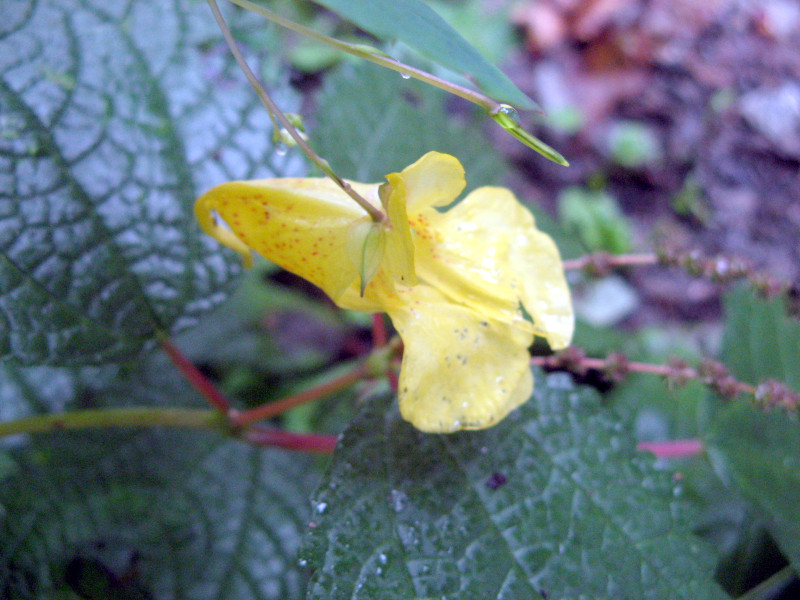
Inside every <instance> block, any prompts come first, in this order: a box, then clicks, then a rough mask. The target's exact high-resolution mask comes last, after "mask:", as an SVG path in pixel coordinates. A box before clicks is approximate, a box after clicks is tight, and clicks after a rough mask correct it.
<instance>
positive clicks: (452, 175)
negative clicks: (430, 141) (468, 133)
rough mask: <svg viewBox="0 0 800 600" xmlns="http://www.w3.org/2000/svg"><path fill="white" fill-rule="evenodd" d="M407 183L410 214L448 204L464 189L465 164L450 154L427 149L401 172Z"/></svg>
mask: <svg viewBox="0 0 800 600" xmlns="http://www.w3.org/2000/svg"><path fill="white" fill-rule="evenodd" d="M400 177H401V178H402V179H403V181H404V182H405V186H406V206H407V210H408V214H413V213H415V212H418V211H420V210H422V209H424V208H427V207H431V206H446V205H447V204H450V203H451V202H452V201H453V200H455V199H456V198H457V197H458V195H459V194H460V193H461V192H462V191H463V190H464V186H465V185H466V181H465V180H464V167H462V166H461V163H460V162H458V159H457V158H456V157H454V156H450V155H449V154H442V153H440V152H428V153H427V154H425V155H424V156H423V157H422V158H420V159H419V160H418V161H417V162H415V163H414V164H413V165H409V166H408V167H406V168H405V169H403V171H402V172H401V173H400Z"/></svg>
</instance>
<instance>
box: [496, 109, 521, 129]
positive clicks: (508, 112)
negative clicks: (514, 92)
mask: <svg viewBox="0 0 800 600" xmlns="http://www.w3.org/2000/svg"><path fill="white" fill-rule="evenodd" d="M497 113H498V114H499V115H502V117H506V118H507V119H508V121H510V125H516V126H517V127H519V126H520V120H519V113H518V112H517V109H516V108H514V107H513V106H510V105H508V104H501V105H500V108H499V109H498V110H497ZM502 117H501V118H502Z"/></svg>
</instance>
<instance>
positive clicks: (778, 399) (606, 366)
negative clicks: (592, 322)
mask: <svg viewBox="0 0 800 600" xmlns="http://www.w3.org/2000/svg"><path fill="white" fill-rule="evenodd" d="M531 364H532V365H534V366H538V367H542V368H545V369H552V370H559V369H560V370H566V371H571V372H573V373H576V374H578V375H585V374H586V373H587V372H588V371H591V370H594V371H600V372H602V373H604V374H605V376H606V377H607V378H608V379H609V380H611V381H621V380H623V379H624V378H625V377H626V376H627V375H628V374H629V373H648V374H651V375H658V376H661V377H664V378H665V379H666V380H667V382H669V383H670V384H671V385H684V384H686V383H688V382H689V381H692V380H696V381H700V382H702V383H704V384H705V385H707V386H708V387H709V388H711V389H712V390H714V391H715V392H716V393H718V394H720V395H721V396H722V397H724V398H728V399H734V398H736V397H738V396H739V395H740V394H745V395H748V396H752V397H753V403H754V404H755V405H756V406H759V407H761V408H764V409H770V408H780V409H782V410H785V411H786V412H787V413H791V414H796V413H797V412H798V410H800V393H798V392H796V391H795V390H793V389H792V388H790V387H789V386H788V385H786V384H785V383H783V382H780V381H775V380H766V381H762V382H760V383H759V384H758V385H755V386H754V385H751V384H749V383H745V382H743V381H738V380H737V379H736V378H734V377H733V376H732V375H730V374H729V373H728V370H727V369H726V368H725V366H724V365H723V364H721V363H719V362H717V361H714V360H711V359H706V360H703V361H702V362H701V363H700V365H699V366H698V367H697V368H694V367H690V366H689V365H687V364H686V363H685V362H684V361H682V360H679V359H675V360H672V361H671V362H670V363H668V364H652V363H642V362H633V361H629V360H628V359H627V358H626V357H625V355H624V354H621V353H619V352H615V353H612V354H610V355H608V356H607V357H606V358H589V357H587V356H586V355H585V354H584V353H583V351H582V350H581V349H580V348H575V347H571V348H567V349H566V350H563V351H562V352H559V353H558V354H555V355H553V356H537V357H534V358H532V359H531Z"/></svg>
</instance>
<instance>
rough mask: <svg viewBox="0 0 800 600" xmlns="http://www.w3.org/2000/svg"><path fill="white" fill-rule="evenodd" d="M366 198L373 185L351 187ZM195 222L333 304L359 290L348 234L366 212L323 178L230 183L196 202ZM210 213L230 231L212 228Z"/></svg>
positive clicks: (213, 190) (356, 270)
mask: <svg viewBox="0 0 800 600" xmlns="http://www.w3.org/2000/svg"><path fill="white" fill-rule="evenodd" d="M353 185H354V187H356V189H357V191H358V192H359V193H360V194H362V195H363V196H365V197H368V198H370V197H372V199H373V200H377V198H376V197H375V196H376V194H377V186H374V185H373V186H364V185H358V184H353ZM195 207H196V213H197V218H198V220H199V221H200V223H201V225H203V228H204V229H205V230H206V231H207V232H208V233H210V234H211V235H213V236H214V237H216V238H217V239H218V240H219V241H220V242H222V243H224V244H226V245H228V246H230V247H232V248H234V249H235V250H237V251H239V252H242V253H243V254H244V252H245V250H244V249H246V248H247V247H249V248H252V249H253V250H255V251H256V252H258V253H259V254H261V255H262V256H264V257H266V258H267V259H269V260H271V261H273V262H274V263H276V264H278V265H280V266H282V267H283V268H285V269H287V270H288V271H291V272H292V273H295V274H296V275H299V276H300V277H303V278H304V279H307V280H308V281H310V282H311V283H313V284H315V285H317V286H319V287H320V288H322V289H323V290H324V291H325V293H327V294H328V295H329V296H330V297H331V298H333V299H334V300H336V299H337V298H338V297H339V296H341V295H342V294H343V293H344V291H345V290H347V289H348V288H349V287H351V286H356V289H357V286H358V281H359V270H358V268H357V265H356V264H355V263H354V262H353V261H352V260H351V258H350V255H349V253H348V250H347V240H348V233H349V232H350V230H351V227H352V226H353V224H354V223H355V222H356V221H358V220H359V219H361V218H362V217H364V216H365V215H366V212H365V211H364V210H363V209H362V208H361V207H359V206H358V205H357V204H355V203H354V202H353V200H352V199H350V198H349V197H348V196H347V195H346V194H345V193H344V192H342V191H341V190H340V189H339V188H338V187H337V186H336V185H335V184H334V183H333V182H331V181H330V180H328V179H265V180H257V181H234V182H230V183H226V184H223V185H220V186H217V187H215V188H213V189H212V190H210V191H208V192H207V193H206V194H204V195H203V196H201V197H200V199H198V200H197V203H196V205H195ZM212 211H213V212H216V213H217V214H218V215H219V216H220V217H221V218H222V219H223V220H224V221H225V223H226V224H227V225H228V227H230V231H229V230H226V229H224V228H222V227H221V226H219V225H216V226H214V221H213V216H212Z"/></svg>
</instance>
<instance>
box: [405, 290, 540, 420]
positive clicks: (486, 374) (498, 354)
mask: <svg viewBox="0 0 800 600" xmlns="http://www.w3.org/2000/svg"><path fill="white" fill-rule="evenodd" d="M402 294H404V295H405V297H404V298H403V301H402V303H399V304H398V305H397V306H393V307H389V315H390V316H391V318H392V322H393V323H394V326H395V327H396V328H397V331H398V332H399V333H400V337H402V339H403V343H404V346H405V349H404V352H403V363H402V365H401V368H400V381H399V389H398V395H399V402H400V412H401V414H402V416H403V418H404V419H406V420H408V421H410V422H411V423H412V424H413V425H414V426H415V427H416V428H417V429H420V430H421V431H426V432H429V433H449V432H453V431H458V430H459V429H481V428H485V427H489V426H491V425H494V424H495V423H497V422H498V421H500V420H501V419H502V418H503V417H505V416H506V415H507V414H508V413H509V412H510V411H511V410H513V409H514V408H516V407H517V406H519V405H520V404H522V403H523V402H525V401H526V400H527V399H528V398H529V397H530V395H531V392H532V390H533V378H532V376H531V371H530V364H529V363H530V357H529V355H528V351H527V348H528V345H529V344H530V343H531V341H532V339H533V336H532V334H529V333H526V332H523V331H521V330H519V329H517V328H515V327H513V326H512V325H509V324H507V323H502V322H499V321H495V320H493V319H487V318H485V317H484V316H483V315H481V314H479V313H476V312H474V311H472V310H471V309H469V308H467V307H465V306H461V305H457V304H453V303H452V302H451V301H449V300H448V299H447V298H446V297H445V296H444V295H442V294H441V293H440V292H438V291H437V290H435V289H433V288H431V287H429V286H427V285H425V284H420V285H418V286H416V287H414V288H408V290H405V291H404V292H403V293H402Z"/></svg>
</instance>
